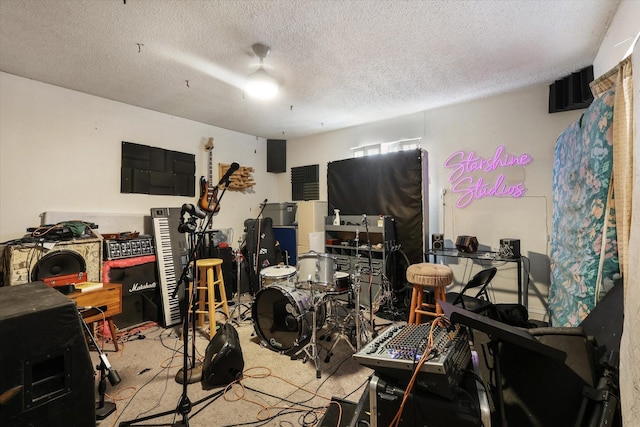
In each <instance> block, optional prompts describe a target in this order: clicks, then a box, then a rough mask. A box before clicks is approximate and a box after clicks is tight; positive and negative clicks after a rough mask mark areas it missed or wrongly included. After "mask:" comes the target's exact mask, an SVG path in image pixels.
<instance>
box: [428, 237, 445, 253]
mask: <svg viewBox="0 0 640 427" xmlns="http://www.w3.org/2000/svg"><path fill="white" fill-rule="evenodd" d="M443 249H444V234H432V235H431V250H434V251H441V250H443Z"/></svg>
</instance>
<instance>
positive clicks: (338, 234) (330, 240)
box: [325, 215, 396, 307]
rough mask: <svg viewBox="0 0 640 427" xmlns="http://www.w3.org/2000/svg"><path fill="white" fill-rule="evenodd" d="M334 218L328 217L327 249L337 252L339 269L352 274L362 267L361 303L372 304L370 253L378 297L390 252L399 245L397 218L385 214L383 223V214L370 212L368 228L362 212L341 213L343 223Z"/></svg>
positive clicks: (326, 250)
mask: <svg viewBox="0 0 640 427" xmlns="http://www.w3.org/2000/svg"><path fill="white" fill-rule="evenodd" d="M333 220H334V217H333V216H327V217H325V252H326V253H328V254H331V255H333V257H334V258H335V260H336V267H337V270H338V271H341V272H345V273H348V274H349V275H350V276H351V277H354V274H355V273H356V271H357V270H358V268H360V304H362V305H364V306H367V307H369V306H370V301H369V289H368V283H369V256H371V270H372V272H373V275H372V281H371V283H372V295H373V296H374V298H375V295H376V294H377V293H378V291H379V290H380V286H381V285H382V275H383V274H385V275H386V271H385V268H386V258H387V254H388V253H389V251H390V250H391V248H392V247H393V246H394V245H395V244H396V237H395V223H394V219H393V217H392V216H389V215H384V216H383V217H382V224H381V226H379V225H378V220H379V216H378V215H368V216H367V223H368V227H367V226H365V225H364V222H363V216H362V215H345V216H341V217H340V225H333ZM367 229H368V233H367ZM356 236H357V238H358V242H357V246H356Z"/></svg>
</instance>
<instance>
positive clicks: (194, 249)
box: [119, 177, 230, 427]
mask: <svg viewBox="0 0 640 427" xmlns="http://www.w3.org/2000/svg"><path fill="white" fill-rule="evenodd" d="M224 183H225V186H224V188H223V190H222V193H221V194H220V197H218V198H217V200H216V203H215V206H214V208H213V209H212V210H211V212H209V213H208V214H207V221H206V223H205V224H204V225H203V227H202V230H206V229H207V228H209V224H210V223H211V219H212V218H213V213H214V212H215V211H216V210H217V207H218V206H219V205H220V201H221V200H222V197H223V196H224V193H225V192H226V191H227V188H228V187H229V184H230V179H229V177H227V178H226V180H225V182H224ZM183 215H184V207H183ZM196 230H197V226H196V215H193V214H191V215H190V218H189V220H188V221H187V223H184V218H183V219H181V221H180V226H179V227H178V231H179V232H180V233H187V232H188V233H189V235H190V236H189V260H188V261H187V263H186V265H185V266H184V268H183V270H182V274H181V275H180V279H179V280H178V286H176V289H175V291H174V294H177V293H178V292H179V290H180V286H182V287H183V288H184V290H183V298H182V302H181V308H180V312H181V314H182V315H183V319H182V340H183V350H182V368H181V370H182V395H181V396H180V400H179V402H178V405H177V406H176V408H175V409H173V410H169V411H164V412H160V413H157V414H152V415H149V416H146V417H142V418H137V419H135V420H131V421H122V422H121V423H120V424H119V426H120V427H129V426H132V425H139V424H137V423H139V422H142V421H147V420H151V419H155V418H159V417H164V416H166V415H171V414H178V415H181V416H182V419H181V420H179V421H177V422H175V423H173V427H188V426H189V413H190V412H191V409H192V408H193V407H194V406H195V405H198V404H200V403H202V402H205V401H207V400H209V399H212V398H214V397H219V396H221V395H222V393H223V392H224V390H220V391H218V392H215V393H213V394H212V395H210V396H206V397H204V398H202V399H200V400H198V401H197V402H195V403H192V402H191V400H190V399H189V396H188V392H187V391H188V385H189V383H190V382H191V380H193V371H194V370H195V368H196V367H195V340H193V343H192V352H191V354H192V364H191V368H189V367H188V365H189V355H188V353H189V352H188V349H189V311H188V303H189V301H191V311H192V313H191V319H192V323H193V325H192V328H193V331H195V328H196V320H195V319H196V302H197V301H196V297H197V295H198V292H197V289H196V286H195V284H196V283H197V281H198V278H197V274H198V269H197V268H196V262H197V254H198V249H199V247H200V245H201V244H202V242H203V240H204V234H203V233H200V234H199V238H198V239H197V240H196V239H195V235H196ZM192 263H193V266H194V272H195V275H194V277H193V278H192V280H193V286H192V287H191V294H192V295H191V299H190V298H189V295H188V291H187V286H185V285H186V282H187V281H188V271H189V266H190V265H192ZM227 320H230V319H227ZM179 374H180V372H178V375H179ZM176 379H177V378H176ZM142 425H144V424H142Z"/></svg>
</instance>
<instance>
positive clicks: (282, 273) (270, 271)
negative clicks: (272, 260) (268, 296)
mask: <svg viewBox="0 0 640 427" xmlns="http://www.w3.org/2000/svg"><path fill="white" fill-rule="evenodd" d="M295 282H296V268H295V267H293V266H291V265H274V266H271V267H267V268H263V269H262V270H260V287H261V288H266V287H267V286H271V285H273V284H274V283H280V284H282V285H291V286H293V285H294V284H295Z"/></svg>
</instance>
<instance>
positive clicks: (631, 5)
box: [593, 0, 640, 78]
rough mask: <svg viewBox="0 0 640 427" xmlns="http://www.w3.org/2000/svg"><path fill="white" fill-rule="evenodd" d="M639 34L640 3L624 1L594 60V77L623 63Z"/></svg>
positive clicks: (635, 0) (629, 0)
mask: <svg viewBox="0 0 640 427" xmlns="http://www.w3.org/2000/svg"><path fill="white" fill-rule="evenodd" d="M639 33H640V1H637V0H622V1H621V2H620V5H619V6H618V10H617V12H616V14H615V16H614V17H613V19H612V20H611V25H610V26H609V29H608V30H607V34H606V35H605V36H604V40H603V41H602V44H601V45H600V49H599V50H598V54H597V55H596V58H595V59H594V60H593V75H594V76H595V77H596V78H598V76H601V75H602V74H604V73H606V72H607V71H609V70H610V69H611V68H613V67H615V66H616V65H617V64H618V62H620V61H622V60H623V59H624V58H625V57H626V56H627V54H628V53H629V50H630V49H631V48H632V46H633V43H634V41H635V39H636V37H638V34H639Z"/></svg>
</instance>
